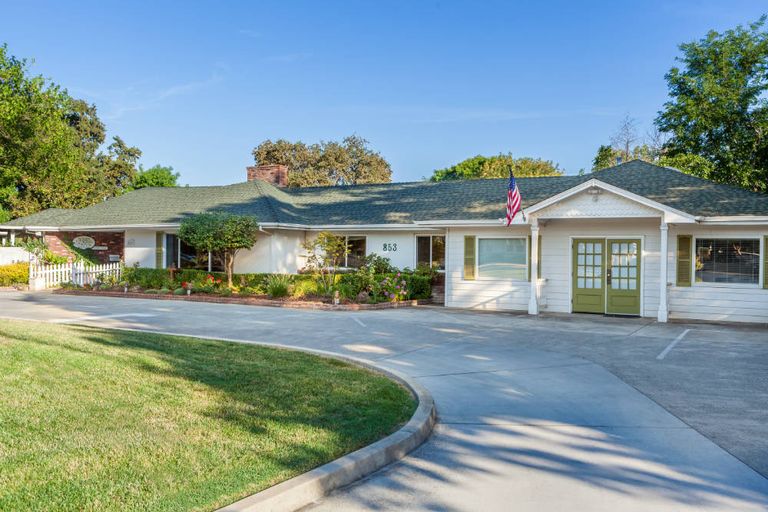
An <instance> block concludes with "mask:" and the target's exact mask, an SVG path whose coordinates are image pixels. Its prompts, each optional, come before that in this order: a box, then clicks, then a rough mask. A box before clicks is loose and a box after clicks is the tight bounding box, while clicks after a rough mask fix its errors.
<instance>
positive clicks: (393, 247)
mask: <svg viewBox="0 0 768 512" xmlns="http://www.w3.org/2000/svg"><path fill="white" fill-rule="evenodd" d="M382 249H383V251H384V252H397V243H385V244H383V247H382Z"/></svg>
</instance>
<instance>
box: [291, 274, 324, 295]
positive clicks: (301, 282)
mask: <svg viewBox="0 0 768 512" xmlns="http://www.w3.org/2000/svg"><path fill="white" fill-rule="evenodd" d="M291 295H292V296H293V297H297V298H301V297H306V296H312V295H318V289H317V281H316V280H315V279H314V277H312V276H300V277H299V276H297V277H296V278H294V283H293V291H292V293H291Z"/></svg>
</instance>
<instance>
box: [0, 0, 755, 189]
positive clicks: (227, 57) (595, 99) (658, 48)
mask: <svg viewBox="0 0 768 512" xmlns="http://www.w3.org/2000/svg"><path fill="white" fill-rule="evenodd" d="M580 3H581V2H574V1H572V0H571V1H557V2H555V1H553V2H525V3H523V2H517V3H513V2H468V1H467V2H458V1H457V2H442V1H438V2H412V1H401V2H386V1H380V2H367V1H360V2H352V1H349V2H309V1H308V2H288V1H282V2H280V1H278V2H266V1H264V2H209V3H204V2H190V1H187V2H177V3H171V2H159V1H158V2H119V3H118V2H47V3H40V2H33V1H24V2H5V5H4V6H3V7H2V16H0V42H6V43H7V44H8V46H9V48H10V50H11V52H12V53H13V54H15V55H17V56H19V57H30V58H34V59H35V65H34V68H33V69H34V71H35V72H36V73H39V74H43V75H45V76H47V77H51V78H53V79H54V80H55V81H56V82H58V83H59V84H61V85H62V86H64V87H66V88H67V89H68V90H69V91H70V93H71V94H72V95H73V96H75V97H81V98H84V99H87V100H88V101H91V102H94V103H95V104H96V105H97V106H98V109H99V113H100V116H101V117H102V119H103V120H104V121H105V122H106V124H107V127H108V129H109V133H110V135H113V134H117V135H120V136H121V137H123V138H124V139H125V141H126V142H127V143H129V144H131V145H136V146H138V147H139V148H140V149H141V150H142V151H143V152H144V156H143V158H142V163H143V164H144V166H145V167H148V166H151V165H153V164H155V163H162V164H165V165H172V166H173V167H174V168H175V169H176V170H177V171H179V172H181V174H182V182H183V183H188V184H192V185H203V184H224V183H234V182H237V181H243V180H244V176H245V170H244V168H245V166H246V165H249V164H251V163H252V161H253V160H252V156H251V150H252V149H253V147H254V146H256V145H257V144H258V143H259V142H260V141H262V140H264V139H267V138H271V139H277V138H287V139H289V140H296V139H300V140H303V141H305V142H314V141H318V140H321V139H325V140H328V139H340V138H342V137H344V136H345V135H348V134H352V133H356V134H358V135H361V136H363V137H365V138H367V139H368V140H369V141H370V143H371V145H372V147H373V148H374V149H376V150H378V151H380V152H381V153H382V154H383V155H384V156H385V157H386V158H387V159H388V160H389V162H390V163H391V164H392V169H393V171H394V180H395V181H410V180H418V179H420V178H422V177H423V176H429V175H430V174H431V172H432V170H433V169H436V168H441V167H445V166H448V165H451V164H453V163H456V162H458V161H460V160H462V159H464V158H466V157H469V156H473V155H476V154H486V155H490V154H496V153H499V152H507V151H511V152H512V153H513V154H514V155H515V156H534V157H542V158H546V159H551V160H554V161H556V162H558V163H560V165H561V166H562V167H564V168H565V169H566V170H567V171H568V172H569V173H576V172H578V170H579V169H580V168H582V167H584V168H589V166H590V162H591V160H592V158H593V156H594V153H595V150H596V148H597V146H598V145H600V144H601V143H606V142H607V141H608V138H609V137H610V135H611V133H612V132H613V131H614V129H615V127H616V125H617V124H618V122H619V121H620V119H621V118H622V117H623V116H624V115H625V114H627V113H628V114H630V115H631V116H633V117H636V118H637V119H638V120H639V122H640V123H641V131H643V132H644V131H645V130H646V129H647V128H648V127H649V126H650V125H651V121H652V119H653V118H654V116H655V114H656V112H657V111H658V110H659V108H660V107H661V105H662V103H663V102H664V101H665V99H666V86H665V83H664V73H665V72H666V71H667V70H668V69H669V68H670V67H671V66H672V65H673V64H674V57H675V56H676V55H677V54H678V49H677V45H678V44H679V43H681V42H685V41H690V40H693V39H698V38H700V37H702V36H703V35H704V34H705V33H706V32H707V30H709V29H716V30H724V29H727V28H730V27H733V26H735V25H737V24H739V23H741V24H745V23H749V22H751V21H754V20H756V19H757V18H758V17H759V16H760V14H761V13H762V12H764V11H768V4H766V3H765V1H764V0H763V1H730V0H729V1H727V2H725V1H717V0H712V1H668V0H666V1H637V2H617V1H604V2H597V1H596V2H591V3H590V6H589V7H584V6H582V5H578V4H580Z"/></svg>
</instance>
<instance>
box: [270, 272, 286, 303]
mask: <svg viewBox="0 0 768 512" xmlns="http://www.w3.org/2000/svg"><path fill="white" fill-rule="evenodd" d="M290 286H291V276H289V275H288V274H272V275H271V276H269V277H268V278H267V281H266V283H265V288H266V290H267V295H269V297H270V298H272V299H278V298H281V297H287V296H288V291H289V289H290Z"/></svg>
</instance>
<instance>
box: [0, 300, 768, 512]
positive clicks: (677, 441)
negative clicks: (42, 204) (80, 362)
mask: <svg viewBox="0 0 768 512" xmlns="http://www.w3.org/2000/svg"><path fill="white" fill-rule="evenodd" d="M0 315H3V316H12V317H17V318H27V319H32V320H46V321H57V322H67V323H68V322H76V323H84V324H90V325H98V326H101V327H127V328H135V329H146V330H156V331H164V332H173V333H180V334H194V335H197V336H211V337H225V338H231V339H238V340H247V341H254V342H266V343H281V344H287V345H294V346H305V347H312V348H318V349H323V350H330V351H335V352H339V353H345V354H352V355H355V356H358V357H364V358H368V359H371V360H375V361H376V364H378V365H380V366H386V367H390V368H394V369H397V370H399V371H401V372H405V373H408V374H410V375H412V376H414V377H416V378H417V379H418V380H420V381H421V382H422V383H423V384H424V385H425V386H426V387H427V388H428V389H429V390H430V391H431V393H432V394H433V396H434V398H435V401H436V403H437V408H438V414H439V424H438V427H437V429H436V431H435V434H434V435H433V437H432V438H431V440H430V441H428V442H427V443H426V444H425V445H424V446H422V447H421V448H419V449H418V450H416V451H415V452H414V453H413V454H412V455H410V456H408V457H406V458H405V459H404V460H403V461H401V462H400V463H397V464H395V465H393V466H391V467H389V468H388V469H386V470H384V471H382V472H380V473H378V474H375V475H373V476H372V477H370V478H369V479H367V480H366V481H364V482H361V483H359V484H356V485H353V486H352V487H351V488H349V489H346V490H343V491H341V492H338V493H336V494H334V495H332V496H330V497H328V498H326V499H324V500H323V501H322V502H321V503H319V504H317V506H316V509H317V510H334V511H335V510H383V509H386V510H522V511H526V510H531V511H533V510H536V511H547V510H552V511H559V510H605V511H616V510H621V511H635V510H654V511H655V510H697V511H698V510H739V511H744V510H765V509H766V508H768V480H766V479H765V478H764V477H763V476H761V475H760V474H759V473H757V472H756V471H754V470H753V469H751V468H750V467H749V466H748V465H746V464H745V463H744V462H741V461H740V460H739V459H738V458H737V457H735V456H734V455H731V454H730V453H728V452H726V451H725V450H724V449H722V448H720V447H719V446H717V445H716V444H715V443H713V442H712V441H710V440H709V439H707V438H706V437H705V436H704V435H702V434H701V433H699V431H697V430H695V429H694V428H691V427H690V426H689V425H688V424H687V423H686V422H688V423H691V424H693V425H694V426H696V428H697V429H699V430H700V431H702V432H706V433H707V434H708V435H711V436H712V437H715V434H710V432H724V434H723V437H722V438H721V439H718V442H720V443H721V444H722V445H724V446H727V447H728V448H729V450H730V451H731V452H733V453H735V454H736V455H738V456H739V457H740V458H741V459H743V460H745V461H747V462H749V464H751V465H752V466H753V467H755V468H757V469H760V470H764V471H765V473H766V474H768V460H765V459H766V455H765V453H766V450H765V439H766V437H767V436H766V435H764V432H762V431H761V430H760V429H765V428H766V427H765V425H766V423H768V422H766V421H765V418H764V415H765V412H764V403H765V397H766V394H765V393H766V390H765V389H764V387H765V384H764V383H763V382H762V381H759V380H755V379H753V378H751V376H752V375H761V374H762V373H761V370H760V369H761V368H762V372H764V370H765V365H766V362H768V352H767V351H766V348H765V347H766V346H768V333H766V332H765V330H749V329H746V328H742V329H735V328H734V329H731V328H725V327H717V328H712V327H706V326H683V325H679V324H669V325H665V324H656V323H653V322H650V321H649V320H648V319H614V318H592V317H589V318H585V317H582V316H569V317H556V318H532V317H527V316H520V315H504V314H479V313H467V312H460V311H452V310H444V309H441V308H430V309H414V310H390V311H377V312H359V313H336V312H313V311H288V310H280V309H272V308H255V307H248V306H234V305H218V304H204V303H192V302H162V301H149V300H147V301H143V300H135V299H134V300H122V299H110V298H99V297H68V296H56V295H50V294H38V295H34V296H32V295H24V294H18V293H8V294H0ZM686 329H689V332H688V333H687V334H686V336H685V337H684V338H682V339H681V340H680V341H678V343H677V344H676V345H675V346H674V347H673V348H672V349H671V350H667V351H666V353H665V355H664V357H663V358H662V359H659V356H660V355H661V353H662V352H664V351H665V350H666V349H667V348H668V347H669V346H670V344H671V342H673V341H674V340H675V339H678V338H679V336H680V335H681V334H682V333H683V332H684V331H685V330H686ZM690 329H694V330H696V331H691V330H690ZM718 358H720V359H718ZM597 363H599V364H597ZM734 364H735V365H736V366H735V367H733V365H734ZM707 365H711V366H710V367H707ZM606 368H608V369H606ZM609 370H610V371H609ZM612 372H613V373H612ZM739 373H741V374H743V376H744V380H739V379H740V378H741V377H735V375H736V374H739ZM616 375H619V376H620V377H621V378H622V379H623V380H620V379H619V378H618V377H616ZM732 376H733V377H732ZM729 379H730V380H729ZM763 380H764V379H763ZM625 381H626V382H629V383H630V384H631V385H630V384H627V383H626V382H625ZM633 386H634V387H633ZM761 386H763V387H761ZM636 388H637V389H636ZM638 389H639V390H641V391H642V393H641V392H640V391H638ZM707 394H710V395H711V397H710V398H711V399H710V400H707ZM729 394H730V396H731V400H724V398H725V397H727V396H729ZM736 396H738V397H741V402H740V403H734V400H733V398H734V397H736ZM649 397H651V398H649ZM753 400H754V401H756V402H752V401H753ZM657 402H660V403H662V404H663V405H665V406H666V407H667V408H669V409H670V410H672V411H673V412H676V413H677V414H678V415H679V416H681V417H682V418H683V419H685V420H686V422H684V421H681V420H680V419H678V418H677V417H675V416H673V415H672V414H670V413H669V412H667V410H665V409H664V408H663V407H661V406H660V405H659V404H658V403H657ZM761 403H762V406H760V404H761ZM760 415H763V416H760ZM745 422H746V423H747V424H746V425H745V424H744V423H745ZM728 432H733V433H735V435H736V436H739V435H741V434H740V433H744V432H751V433H752V434H754V435H753V436H752V437H753V438H754V439H751V440H750V439H744V440H743V441H744V442H740V441H739V439H738V437H736V438H729V437H728ZM750 443H751V444H750ZM739 450H742V451H739ZM761 454H762V455H761Z"/></svg>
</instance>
